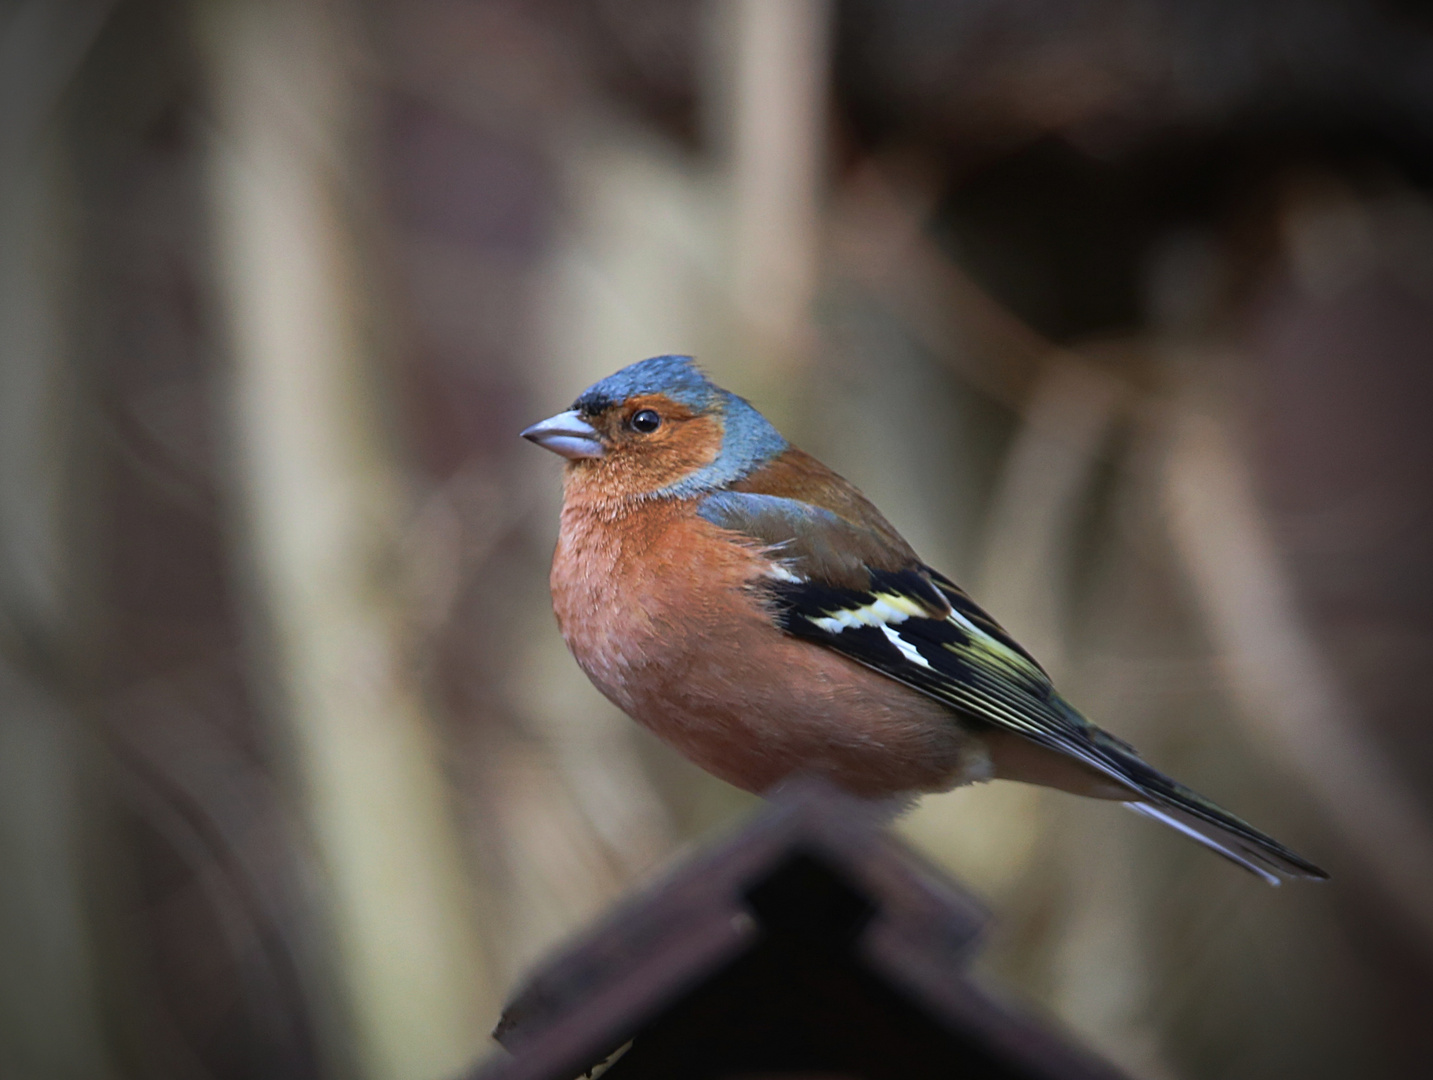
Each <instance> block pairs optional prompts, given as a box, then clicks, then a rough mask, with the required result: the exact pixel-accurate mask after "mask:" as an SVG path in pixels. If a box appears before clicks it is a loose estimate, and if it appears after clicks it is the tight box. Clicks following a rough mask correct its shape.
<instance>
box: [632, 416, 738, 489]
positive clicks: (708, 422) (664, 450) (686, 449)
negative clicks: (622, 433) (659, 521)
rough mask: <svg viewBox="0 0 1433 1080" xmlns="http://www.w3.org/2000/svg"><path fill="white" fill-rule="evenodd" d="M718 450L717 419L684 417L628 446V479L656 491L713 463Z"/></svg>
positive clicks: (638, 487)
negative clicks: (687, 418) (684, 418)
mask: <svg viewBox="0 0 1433 1080" xmlns="http://www.w3.org/2000/svg"><path fill="white" fill-rule="evenodd" d="M719 453H721V424H720V423H719V422H718V421H716V420H714V419H712V418H711V417H709V416H698V417H694V418H693V419H691V420H683V421H681V422H677V423H673V424H671V425H670V426H669V427H668V428H666V430H664V431H663V430H659V431H658V432H656V433H655V434H653V435H651V436H648V437H647V438H645V439H642V440H641V441H639V442H635V443H632V444H630V445H629V446H628V447H627V454H626V456H627V458H628V466H629V471H628V480H629V482H630V483H631V484H632V485H633V486H634V487H635V488H637V489H638V490H641V491H655V490H657V489H658V488H663V487H666V486H667V485H668V484H673V483H676V482H677V481H678V480H680V479H681V478H682V477H684V476H686V475H687V474H688V473H690V472H693V471H695V470H696V469H700V468H701V467H702V466H704V465H710V464H711V463H712V462H713V461H715V460H716V458H717V455H718V454H719Z"/></svg>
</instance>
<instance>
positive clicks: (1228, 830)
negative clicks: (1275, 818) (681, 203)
mask: <svg viewBox="0 0 1433 1080" xmlns="http://www.w3.org/2000/svg"><path fill="white" fill-rule="evenodd" d="M1140 764H1141V765H1144V763H1143V762H1141V763H1140ZM1138 771H1139V773H1140V774H1143V775H1139V777H1138V779H1139V781H1141V782H1140V783H1139V784H1138V790H1139V791H1140V793H1141V794H1142V795H1145V796H1147V798H1148V801H1136V802H1127V803H1125V805H1126V806H1128V807H1129V808H1130V809H1131V810H1134V811H1136V812H1138V813H1141V814H1144V815H1145V816H1146V817H1151V818H1154V819H1155V820H1156V821H1162V822H1163V823H1164V824H1166V825H1168V826H1169V827H1170V828H1172V829H1176V830H1178V831H1179V832H1182V833H1183V834H1184V835H1185V836H1187V837H1189V838H1190V839H1191V840H1195V841H1197V842H1198V843H1201V844H1203V845H1204V846H1205V847H1207V848H1209V849H1210V850H1211V851H1216V852H1218V853H1219V854H1220V855H1223V856H1224V857H1225V858H1226V859H1228V860H1229V861H1230V862H1233V863H1237V864H1238V865H1239V866H1242V867H1243V868H1244V869H1245V870H1248V871H1249V872H1250V873H1251V874H1256V875H1258V876H1259V877H1261V878H1263V879H1264V880H1265V881H1267V882H1268V883H1269V884H1270V885H1277V884H1279V882H1280V881H1282V880H1284V879H1285V878H1313V879H1316V880H1320V881H1321V880H1325V879H1327V878H1328V874H1327V873H1326V872H1324V871H1323V870H1321V869H1320V868H1319V867H1317V866H1315V865H1314V864H1313V863H1311V862H1309V861H1308V860H1307V859H1305V858H1303V857H1302V856H1300V855H1296V854H1295V853H1294V852H1292V851H1290V850H1289V849H1288V848H1286V847H1284V845H1283V844H1281V843H1279V842H1278V841H1277V840H1275V839H1274V838H1273V837H1271V836H1266V835H1265V834H1264V833H1261V832H1260V831H1259V830H1258V829H1256V828H1254V827H1253V826H1252V825H1249V824H1247V823H1246V822H1243V821H1240V820H1239V819H1238V818H1236V817H1235V816H1234V815H1233V814H1230V813H1228V812H1227V811H1225V810H1221V809H1220V808H1219V807H1217V806H1215V805H1214V804H1213V803H1212V802H1210V801H1209V800H1208V799H1206V798H1204V797H1203V796H1201V795H1198V794H1196V793H1195V792H1193V791H1190V790H1189V789H1188V788H1186V787H1184V786H1183V785H1181V784H1176V783H1175V782H1174V781H1173V780H1170V779H1169V778H1168V777H1165V776H1161V775H1160V774H1159V773H1157V772H1155V770H1153V769H1151V768H1150V767H1149V766H1148V765H1144V767H1143V768H1142V769H1140V770H1138ZM1150 774H1153V775H1150Z"/></svg>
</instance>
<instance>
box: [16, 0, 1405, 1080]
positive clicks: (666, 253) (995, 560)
mask: <svg viewBox="0 0 1433 1080" xmlns="http://www.w3.org/2000/svg"><path fill="white" fill-rule="evenodd" d="M1430 151H1433V20H1430V19H1429V18H1428V17H1427V15H1426V14H1425V13H1424V12H1423V10H1422V8H1421V7H1420V6H1419V5H1416V4H1412V3H1402V2H1395V0H1385V2H1382V3H1378V4H1371V3H1364V2H1359V0H1306V2H1300V3H1289V2H1278V0H1263V2H1259V3H1234V2H1226V0H1125V2H1119V3H1115V2H1109V3H1101V2H1095V0H1065V2H1061V3H1051V2H1045V0H1005V2H1003V3H992V2H989V0H969V2H965V3H951V2H938V0H881V2H876V0H401V2H400V0H5V2H4V3H0V1075H3V1076H4V1077H7V1078H9V1077H14V1078H17V1080H70V1078H74V1080H81V1078H83V1080H90V1078H96V1080H121V1078H128V1077H135V1078H138V1077H146V1078H162V1080H169V1078H176V1080H180V1078H182V1080H188V1078H191V1077H192V1078H203V1080H209V1078H213V1080H246V1078H251V1077H252V1078H256V1080H257V1078H259V1077H263V1078H269V1080H308V1078H318V1077H324V1078H349V1077H352V1078H354V1080H441V1078H444V1077H451V1076H456V1075H458V1074H459V1073H460V1072H461V1071H462V1070H463V1069H464V1068H465V1067H467V1066H468V1065H470V1064H472V1063H473V1062H476V1061H477V1060H479V1059H480V1058H481V1057H482V1056H483V1055H485V1054H487V1053H489V1052H490V1048H491V1046H492V1044H491V1043H490V1042H489V1040H488V1038H487V1034H486V1033H487V1031H488V1030H489V1028H490V1026H491V1023H492V1021H493V1019H494V1018H495V1016H496V1013H497V1011H498V1008H499V1007H500V1004H501V1001H502V999H503V997H504V995H505V994H506V993H508V992H509V991H510V990H511V988H512V987H513V984H514V982H515V981H516V980H517V979H518V978H520V976H521V974H522V973H523V972H524V971H525V970H527V969H529V968H530V966H531V965H532V964H534V963H535V962H536V961H537V960H538V959H539V958H540V957H541V956H542V955H543V953H544V952H545V950H547V949H549V948H550V947H552V946H553V945H554V944H555V943H557V942H559V941H560V940H561V939H562V938H563V937H564V935H566V934H568V933H570V932H572V931H573V930H574V929H576V928H577V927H579V926H581V925H582V924H583V923H584V922H586V921H587V920H588V919H590V918H592V917H593V916H595V915H596V914H598V913H599V912H601V911H602V910H603V909H604V908H605V907H606V906H607V905H608V904H610V903H611V902H612V901H613V900H614V899H615V898H617V897H618V896H620V895H622V894H623V893H624V892H626V891H627V890H628V889H630V888H632V887H633V886H634V885H635V884H637V883H639V882H641V881H643V880H646V879H648V878H649V877H650V876H651V875H653V874H654V873H656V872H657V871H658V870H659V869H660V867H662V866H663V865H664V864H665V863H667V862H668V861H669V860H670V859H672V858H674V857H676V856H677V854H678V853H679V852H680V851H681V850H683V849H684V848H687V847H690V846H691V845H692V844H695V843H698V842H700V840H701V838H702V837H704V836H709V835H711V834H712V833H713V831H714V830H720V829H721V828H723V827H729V826H730V825H731V823H733V822H734V821H736V820H737V819H739V817H740V816H741V815H742V814H743V813H745V812H747V811H748V810H749V809H750V808H751V807H752V806H753V805H754V800H753V799H752V798H751V797H749V796H746V795H743V794H741V793H739V792H736V791H734V790H732V789H730V788H728V787H726V786H724V785H723V784H721V783H720V782H718V781H716V780H714V779H711V778H709V777H707V776H705V775H703V774H702V773H700V772H699V771H698V770H697V769H695V768H694V767H692V766H691V765H689V764H687V763H686V762H684V761H682V760H681V759H679V758H678V757H677V756H676V755H674V754H673V753H672V752H670V751H668V750H667V749H666V748H664V747H663V746H661V745H660V744H658V743H657V742H656V741H655V740H653V739H652V738H651V737H649V736H648V735H647V734H646V733H645V732H643V731H641V730H639V729H637V728H636V726H635V725H633V724H632V723H630V722H629V721H627V720H626V719H625V718H624V717H622V716H621V715H620V714H617V713H616V712H615V711H614V710H613V709H612V708H611V707H610V706H609V705H608V704H607V703H606V702H605V701H603V700H602V699H601V698H600V697H599V696H598V695H597V694H596V692H595V691H594V690H593V689H592V688H591V687H590V686H589V685H588V684H587V683H586V681H585V680H584V679H583V677H582V676H581V674H580V673H579V672H578V670H577V668H576V667H575V665H574V664H573V663H572V662H571V660H570V658H569V657H568V656H567V654H566V652H565V650H564V648H563V646H562V643H561V641H560V639H559V638H558V635H557V632H556V628H555V626H554V623H553V620H552V618H551V615H550V608H549V605H548V598H547V589H546V564H547V559H548V556H549V553H550V550H551V545H552V541H553V537H554V534H555V529H556V512H557V506H558V498H559V484H558V463H557V462H556V461H555V460H553V459H552V458H551V457H550V456H549V455H545V454H542V453H540V452H539V451H538V450H536V449H534V448H533V447H531V446H529V445H527V444H525V443H523V442H521V441H520V440H519V439H517V437H516V433H517V432H518V431H519V430H520V429H521V428H522V427H524V426H525V425H526V424H528V423H531V422H532V421H534V420H537V419H540V418H542V417H544V416H546V415H549V414H551V413H553V412H556V411H559V410H560V409H562V408H564V407H565V406H566V405H567V404H568V403H569V402H570V401H571V400H572V398H573V397H574V396H575V395H576V394H577V392H578V391H580V390H581V389H582V388H583V387H584V386H586V385H587V384H588V383H590V382H592V381H594V380H595V379H597V378H600V377H601V376H603V375H605V374H607V373H609V372H610V371H612V370H615V369H616V368H618V367H620V366H622V365H624V364H626V363H629V362H631V361H633V360H637V359H640V358H642V357H645V356H649V355H653V354H657V353H665V352H684V353H692V354H695V355H696V356H698V357H699V359H700V360H701V362H702V363H703V364H704V366H705V367H706V368H707V369H708V370H709V371H710V372H711V373H712V375H713V376H714V377H715V378H716V379H717V380H718V381H719V382H721V383H723V384H724V385H727V386H730V387H731V388H733V389H735V390H737V391H738V392H740V393H742V394H743V395H745V396H747V397H749V398H751V399H752V400H753V401H754V402H755V403H756V404H757V405H758V406H759V407H760V408H762V410H763V411H764V412H766V413H767V415H769V416H771V417H772V418H773V419H774V420H776V421H777V422H778V424H779V425H780V426H781V427H782V428H783V430H784V431H785V432H786V433H787V434H788V435H789V436H790V437H792V439H793V440H794V441H796V442H798V443H799V444H800V445H802V446H803V447H805V448H807V449H809V450H811V451H812V452H814V453H816V454H818V455H819V456H821V457H822V458H823V459H825V460H826V461H827V462H829V463H830V464H831V465H832V466H834V467H835V468H837V469H838V470H840V471H841V472H843V473H844V474H845V475H847V476H848V477H849V478H850V479H852V480H853V481H855V482H856V483H857V484H858V485H859V486H860V487H861V488H862V489H863V490H865V491H866V492H867V493H868V494H869V495H870V496H871V497H872V498H873V499H874V500H875V501H876V502H877V503H878V504H879V505H880V506H881V507H882V508H883V509H884V510H885V511H886V512H887V514H888V516H889V517H890V518H891V519H892V521H893V522H894V523H895V524H896V525H897V527H898V528H900V529H901V530H902V531H903V532H904V533H905V534H906V535H907V536H908V537H909V538H910V540H911V541H912V542H913V543H914V544H915V546H916V547H917V548H918V549H919V550H920V551H921V552H922V553H923V555H924V556H925V557H926V558H927V559H928V560H929V561H930V562H932V563H933V564H934V565H937V566H939V567H941V568H942V569H944V570H946V571H947V572H949V573H951V574H953V575H955V576H956V577H957V578H959V579H960V580H961V581H962V582H964V583H965V584H966V585H967V587H968V588H969V589H970V590H971V591H972V592H973V593H974V594H975V595H976V596H977V598H978V599H980V600H981V602H982V603H984V604H985V606H987V607H988V608H989V609H990V610H991V611H992V612H993V613H994V614H995V615H996V616H997V617H998V618H1000V619H1001V620H1002V621H1003V622H1005V623H1006V625H1007V626H1008V627H1009V628H1010V629H1011V630H1012V631H1013V632H1014V633H1015V634H1016V635H1017V636H1019V637H1020V638H1021V639H1022V640H1023V641H1025V642H1026V643H1027V644H1028V645H1029V646H1030V648H1031V649H1032V651H1033V652H1035V654H1036V655H1037V656H1039V657H1040V658H1041V659H1042V660H1043V661H1044V662H1045V664H1046V666H1047V667H1048V668H1049V669H1050V670H1051V672H1052V673H1053V674H1054V675H1055V677H1056V679H1057V682H1058V683H1059V684H1060V685H1061V687H1062V688H1064V689H1065V691H1066V693H1067V696H1069V697H1070V698H1072V700H1073V701H1075V702H1076V703H1077V704H1078V705H1079V706H1080V707H1081V708H1082V709H1084V710H1085V711H1086V712H1087V713H1088V714H1089V715H1090V716H1092V717H1093V718H1094V719H1096V720H1097V721H1098V722H1099V723H1101V724H1102V725H1104V726H1106V727H1108V728H1110V729H1111V730H1113V731H1114V732H1116V733H1117V734H1119V735H1121V736H1124V737H1126V738H1129V739H1131V740H1132V741H1134V742H1135V743H1137V744H1138V745H1139V746H1140V747H1141V748H1142V749H1143V750H1144V751H1145V753H1146V755H1147V756H1148V757H1149V758H1150V759H1151V760H1152V761H1153V762H1154V763H1155V764H1157V765H1159V766H1161V767H1163V768H1165V769H1167V770H1168V771H1170V772H1172V773H1174V774H1175V775H1177V776H1178V777H1180V778H1181V779H1183V780H1185V781H1186V782H1188V783H1189V784H1191V785H1192V786H1194V787H1196V788H1198V789H1200V790H1202V791H1204V792H1206V793H1208V794H1209V795H1211V796H1212V797H1214V798H1216V799H1218V800H1219V801H1220V802H1222V803H1224V804H1226V805H1228V806H1229V807H1231V808H1232V809H1234V810H1235V811H1236V812H1239V813H1241V814H1243V815H1244V816H1247V817H1248V818H1250V819H1251V820H1252V821H1254V822H1255V823H1256V824H1258V825H1260V826H1262V827H1264V828H1266V829H1267V830H1269V831H1270V832H1272V833H1273V834H1275V835H1276V836H1278V837H1280V838H1281V839H1283V840H1285V841H1287V842H1288V843H1290V844H1291V845H1292V846H1294V847H1295V848H1296V849H1298V850H1300V851H1301V852H1304V853H1306V854H1307V855H1309V856H1310V857H1312V858H1314V859H1315V860H1316V861H1319V862H1321V863H1323V864H1325V865H1327V866H1328V868H1329V869H1330V870H1331V871H1332V872H1333V875H1334V880H1333V881H1332V882H1331V883H1329V884H1328V885H1324V886H1308V885H1303V884H1295V885H1292V886H1289V887H1286V888H1282V889H1278V890H1271V889H1268V888H1266V887H1264V886H1262V885H1261V884H1259V883H1258V882H1257V881H1255V880H1254V879H1252V878H1250V877H1247V876H1245V875H1243V874H1241V873H1240V872H1239V871H1238V870H1236V869H1234V868H1232V867H1230V866H1227V865H1225V864H1224V863H1222V862H1220V861H1219V860H1217V859H1215V858H1213V857H1212V856H1210V855H1208V854H1207V853H1205V852H1203V851H1200V850H1199V849H1197V848H1195V847H1194V846H1193V845H1191V844H1189V843H1188V842H1186V841H1184V840H1182V839H1180V838H1179V837H1177V836H1174V835H1172V834H1168V833H1166V832H1164V831H1161V830H1159V829H1158V828H1157V827H1155V826H1154V825H1152V824H1150V823H1148V822H1145V821H1142V820H1140V819H1137V818H1135V817H1134V816H1133V815H1129V814H1125V813H1123V812H1121V811H1120V810H1119V808H1118V807H1115V806H1111V805H1103V804H1094V803H1087V802H1081V801H1079V800H1076V799H1074V798H1072V797H1069V796H1065V795H1061V794H1059V793H1051V792H1044V791H1039V790H1035V789H1030V788H1025V787H1022V786H1019V785H1003V786H1002V785H995V786H987V787H981V788H977V789H972V790H966V791H959V792H954V793H951V794H948V795H941V796H935V797H930V798H927V799H925V800H924V801H923V802H922V803H921V805H920V806H919V807H918V808H917V809H916V810H914V811H913V812H911V813H910V814H908V815H907V816H906V817H905V818H904V819H902V821H901V823H900V826H899V828H900V829H901V831H902V832H903V833H904V834H905V835H906V836H907V837H908V838H909V839H910V840H911V842H912V843H914V844H916V845H917V846H918V847H919V848H921V849H922V850H923V851H925V852H926V853H927V854H928V855H929V856H930V857H931V858H932V859H933V860H935V861H936V862H937V863H939V864H941V865H943V866H945V867H947V868H948V869H949V870H950V871H951V872H953V873H954V874H956V875H957V876H958V877H959V878H960V880H962V881H963V882H964V883H965V884H966V885H967V886H969V887H970V888H971V889H973V890H974V891H975V892H976V893H977V894H978V895H980V896H981V897H982V898H983V899H984V900H985V901H986V903H988V905H989V906H990V908H991V910H992V912H993V915H994V921H993V926H992V931H991V935H990V940H989V942H988V943H987V946H986V948H985V950H984V952H983V954H982V957H981V960H980V966H981V970H982V976H983V978H985V979H986V980H987V981H988V982H989V984H990V985H991V986H992V987H994V988H995V989H996V990H997V991H998V992H1000V993H1002V994H1008V995H1010V996H1011V997H1014V998H1018V999H1020V1000H1023V1001H1025V1002H1026V1003H1027V1004H1029V1005H1030V1006H1031V1007H1033V1008H1037V1009H1041V1010H1044V1011H1045V1012H1046V1013H1047V1014H1048V1015H1050V1016H1051V1017H1052V1018H1054V1019H1055V1020H1056V1021H1058V1022H1061V1023H1063V1024H1065V1025H1067V1026H1069V1027H1070V1028H1071V1029H1073V1030H1074V1031H1075V1032H1076V1033H1078V1035H1079V1036H1080V1037H1082V1038H1083V1039H1085V1040H1086V1041H1088V1042H1089V1043H1090V1044H1092V1045H1093V1046H1095V1047H1096V1048H1098V1049H1099V1050H1100V1051H1101V1052H1103V1053H1105V1054H1106V1055H1108V1056H1109V1057H1110V1058H1112V1059H1113V1060H1115V1061H1117V1062H1118V1063H1120V1064H1121V1065H1123V1066H1124V1067H1126V1068H1127V1069H1128V1070H1129V1071H1130V1072H1131V1073H1133V1074H1134V1075H1137V1076H1142V1077H1149V1078H1181V1080H1183V1078H1188V1080H1196V1078H1215V1077H1218V1078H1221V1080H1264V1078H1269V1077H1285V1076H1302V1077H1308V1078H1319V1077H1334V1076H1340V1077H1342V1076H1359V1077H1404V1076H1407V1077H1413V1076H1419V1075H1423V1074H1424V1073H1425V1071H1426V1069H1427V1067H1428V1066H1427V1064H1426V1063H1427V1062H1428V1061H1429V1060H1433V1024H1430V1023H1429V1022H1428V1017H1429V1016H1430V1015H1433V797H1430V795H1429V794H1428V792H1429V791H1430V790H1433V730H1430V704H1433V691H1430V689H1429V681H1428V678H1427V673H1428V671H1429V670H1430V668H1431V667H1433V560H1430V558H1429V549H1430V538H1433V435H1430V425H1433V202H1430V198H1433V195H1430V191H1433V152H1430Z"/></svg>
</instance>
